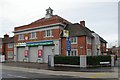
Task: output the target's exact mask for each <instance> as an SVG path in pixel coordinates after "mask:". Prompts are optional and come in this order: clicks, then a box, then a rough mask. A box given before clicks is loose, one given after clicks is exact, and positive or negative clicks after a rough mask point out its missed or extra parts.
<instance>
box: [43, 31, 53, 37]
mask: <svg viewBox="0 0 120 80" xmlns="http://www.w3.org/2000/svg"><path fill="white" fill-rule="evenodd" d="M44 36H45V37H53V32H52V30H46V31H45V32H44Z"/></svg>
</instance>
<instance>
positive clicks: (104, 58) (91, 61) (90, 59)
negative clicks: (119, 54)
mask: <svg viewBox="0 0 120 80" xmlns="http://www.w3.org/2000/svg"><path fill="white" fill-rule="evenodd" d="M100 62H110V63H111V56H110V55H99V56H87V65H100Z"/></svg>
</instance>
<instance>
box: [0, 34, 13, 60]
mask: <svg viewBox="0 0 120 80" xmlns="http://www.w3.org/2000/svg"><path fill="white" fill-rule="evenodd" d="M0 54H2V55H5V60H7V61H13V60H14V37H9V35H7V34H5V35H4V38H0Z"/></svg>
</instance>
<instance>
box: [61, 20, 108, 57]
mask: <svg viewBox="0 0 120 80" xmlns="http://www.w3.org/2000/svg"><path fill="white" fill-rule="evenodd" d="M64 29H65V30H68V31H69V38H70V40H71V53H70V54H69V55H70V56H78V55H88V56H92V55H102V53H105V52H106V43H107V42H106V41H105V40H104V39H103V38H102V37H100V36H99V35H98V34H96V33H95V32H94V31H91V30H90V29H88V28H87V27H86V26H85V21H80V24H79V23H75V24H68V25H67V26H66V27H65V28H64ZM61 37H62V38H61V39H62V41H61V43H62V47H61V52H62V55H65V56H66V55H68V53H67V47H66V46H67V44H66V37H64V36H63V33H62V34H61Z"/></svg>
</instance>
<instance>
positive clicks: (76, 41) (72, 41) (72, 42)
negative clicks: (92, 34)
mask: <svg viewBox="0 0 120 80" xmlns="http://www.w3.org/2000/svg"><path fill="white" fill-rule="evenodd" d="M72 38H73V40H72ZM75 39H76V40H75ZM70 41H71V44H77V43H78V38H77V37H71V38H70ZM74 41H75V42H74Z"/></svg>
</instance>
